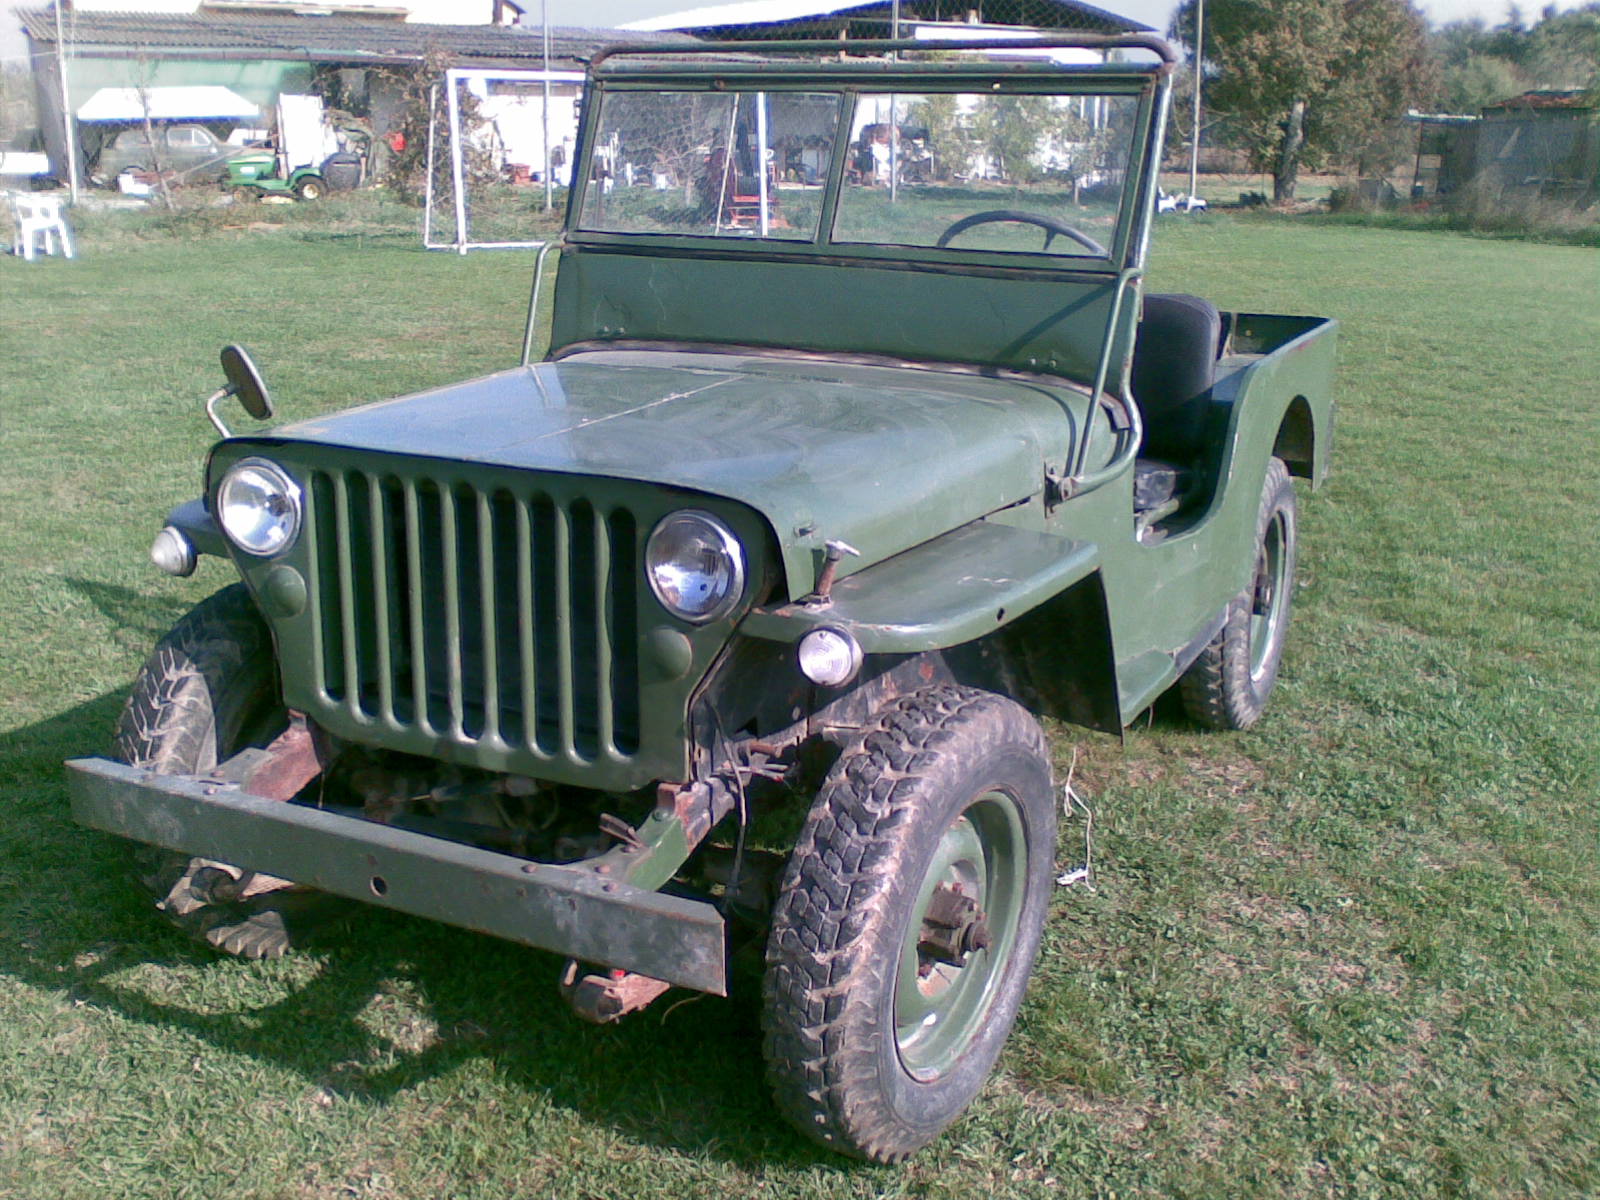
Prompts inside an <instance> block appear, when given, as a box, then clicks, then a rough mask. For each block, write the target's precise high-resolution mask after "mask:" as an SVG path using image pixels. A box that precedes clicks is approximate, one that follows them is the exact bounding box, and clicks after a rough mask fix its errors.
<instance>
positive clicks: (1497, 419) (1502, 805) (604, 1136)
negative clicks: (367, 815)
mask: <svg viewBox="0 0 1600 1200" xmlns="http://www.w3.org/2000/svg"><path fill="white" fill-rule="evenodd" d="M396 228H398V227H396ZM159 233H160V231H159V230H147V231H145V233H143V234H139V235H137V236H136V235H135V234H134V233H131V232H129V231H128V230H127V229H126V228H125V227H123V226H121V225H116V224H113V223H111V221H110V219H109V218H107V219H106V220H105V221H104V222H102V223H98V224H96V223H92V224H91V227H90V228H89V229H87V230H86V231H85V236H84V238H83V256H82V258H81V259H80V260H79V261H77V262H73V263H65V262H60V261H48V262H39V263H34V264H31V265H30V264H24V263H22V262H20V261H16V260H13V259H10V258H4V259H0V421H3V425H0V513H3V515H4V521H3V522H0V572H3V576H0V629H3V630H4V631H5V634H6V643H5V644H6V653H5V656H4V659H3V660H0V683H3V686H0V730H3V731H4V733H3V738H0V756H3V758H0V761H3V763H4V770H3V772H0V803H3V805H4V813H5V818H6V819H5V820H4V822H3V823H0V843H3V849H0V1196H16V1197H28V1198H30V1200H32V1198H34V1197H94V1198H96V1200H100V1198H102V1197H121V1196H127V1197H149V1196H162V1197H165V1196H190V1195H193V1196H206V1197H212V1196H217V1195H228V1196H237V1197H286V1198H302V1197H329V1198H332V1197H436V1196H462V1197H485V1198H489V1197H494V1198H503V1197H506V1196H512V1195H516V1196H528V1197H545V1196H551V1197H599V1196H630V1197H631V1196H662V1197H667V1196H670V1197H683V1196H703V1195H727V1196H745V1195H761V1196H773V1197H819V1198H820V1197H830V1198H831V1197H852V1196H861V1197H864V1196H878V1195H887V1196H902V1195H903V1196H950V1197H963V1198H964V1197H969V1196H985V1195H1005V1196H1023V1197H1032V1196H1039V1197H1046V1196H1048V1197H1073V1196H1111V1195H1116V1196H1124V1197H1126V1196H1147V1197H1167V1196H1193V1197H1216V1196H1238V1195H1250V1196H1395V1197H1402V1196H1403V1197H1413V1196H1469V1197H1491V1196H1494V1197H1499V1196H1504V1197H1539V1198H1541V1200H1543V1198H1545V1197H1564V1196H1571V1197H1577V1196H1583V1195H1593V1194H1595V1193H1596V1192H1600V1166H1597V1161H1600V950H1597V944H1596V930H1597V929H1600V871H1597V866H1596V858H1597V852H1600V819H1597V808H1600V762H1597V753H1600V752H1597V743H1600V739H1597V736H1596V730H1597V722H1600V682H1597V681H1600V600H1597V597H1600V560H1597V556H1596V553H1595V534H1594V528H1595V520H1596V512H1597V507H1596V499H1595V498H1596V496H1597V495H1600V465H1597V461H1596V460H1597V456H1600V405H1597V401H1596V399H1595V396H1594V384H1593V374H1594V347H1595V346H1596V345H1597V344H1600V308H1597V306H1596V304H1595V297H1596V294H1597V290H1600V257H1597V256H1596V254H1595V252H1594V251H1592V250H1586V249H1579V248H1571V247H1557V246H1540V245H1526V244H1515V243H1509V242H1496V241H1488V240H1479V239H1469V238H1464V237H1458V236H1454V235H1448V234H1437V233H1417V232H1393V231H1382V230H1370V229H1360V228H1353V227H1338V226H1328V225H1306V224H1303V223H1295V222H1290V221H1285V220H1282V219H1242V218H1241V219H1229V218H1227V217H1223V216H1204V217H1199V218H1197V219H1189V220H1185V221H1183V222H1171V223H1168V222H1163V224H1162V225H1161V227H1160V229H1159V231H1158V240H1157V243H1156V246H1155V250H1154V258H1155V262H1156V267H1155V270H1154V277H1153V280H1152V284H1153V286H1154V287H1156V288H1158V289H1163V290H1188V291H1195V292H1200V293H1203V294H1206V295H1209V296H1211V297H1213V298H1215V299H1216V300H1217V301H1218V302H1219V303H1220V304H1222V305H1224V306H1229V307H1240V308H1244V309H1250V310H1256V311H1269V312H1271V311H1284V312H1308V313H1320V314H1328V315H1332V316H1336V317H1338V318H1339V319H1340V320H1341V322H1342V323H1343V340H1342V352H1341V368H1340V378H1339V401H1340V405H1341V408H1340V426H1339V438H1338V447H1337V450H1336V454H1335V475H1334V477H1333V479H1332V481H1331V483H1330V485H1329V486H1328V487H1327V488H1326V489H1325V490H1324V491H1322V492H1321V493H1319V494H1318V495H1316V496H1314V497H1304V498H1303V499H1304V505H1303V509H1302V512H1303V527H1302V528H1303V553H1302V559H1301V570H1302V587H1301V589H1300V592H1299V594H1298V597H1297V611H1296V616H1295V623H1294V627H1293V629H1292V632H1291V640H1290V648H1289V652H1288V656H1287V659H1286V663H1285V667H1284V673H1283V676H1282V679H1281V681H1280V686H1279V691H1278V693H1277V695H1276V697H1275V700H1274V703H1273V705H1272V707H1271V708H1270V710H1269V713H1268V716H1267V718H1266V719H1265V720H1264V721H1263V723H1262V724H1261V726H1260V727H1259V728H1258V729H1257V730H1255V731H1252V732H1251V733H1249V734H1244V735H1215V734H1203V733H1200V732H1197V731H1195V730H1193V729H1191V728H1189V727H1188V726H1186V725H1185V724H1183V723H1182V721H1181V720H1180V719H1178V718H1177V717H1176V716H1174V715H1172V713H1171V712H1170V711H1169V707H1168V706H1167V705H1160V706H1158V708H1157V710H1156V712H1155V713H1154V714H1153V715H1152V716H1151V717H1150V718H1149V719H1148V720H1141V721H1140V722H1139V723H1138V724H1137V726H1136V727H1135V728H1134V729H1133V730H1132V731H1131V732H1130V734H1129V738H1128V744H1127V746H1126V747H1125V748H1123V747H1119V746H1118V745H1117V744H1116V742H1115V741H1114V740H1113V739H1110V738H1105V737H1076V736H1075V735H1074V734H1073V733H1072V732H1071V731H1070V730H1068V729H1065V728H1059V729H1056V730H1054V731H1053V732H1054V734H1055V745H1056V748H1057V754H1058V773H1060V774H1064V773H1065V771H1066V770H1067V768H1068V765H1069V763H1071V762H1073V761H1074V756H1076V757H1075V771H1076V776H1075V778H1076V782H1077V786H1078V788H1079V790H1080V791H1081V792H1082V793H1084V794H1085V796H1086V797H1087V798H1088V800H1089V802H1090V803H1091V804H1092V805H1093V806H1094V809H1095V812H1096V820H1095V833H1096V839H1095V842H1096V844H1095V851H1096V863H1097V867H1098V874H1097V881H1096V883H1097V886H1096V890H1094V891H1092V892H1089V891H1085V890H1083V889H1081V888H1080V889H1064V890H1062V891H1061V892H1059V894H1058V896H1057V899H1056V902H1055V904H1054V911H1053V919H1052V921H1051V924H1050V926H1049V929H1048V932H1047V942H1046V946H1045V951H1044V954H1043V957H1042V960H1041V962H1040V965H1039V968H1038V973H1037V976H1036V978H1035V980H1034V984H1033V987H1032V989H1031V991H1030V993H1029V996H1028V1000H1027V1002H1026V1004H1025V1007H1024V1010H1023V1014H1022V1017H1021V1020H1020V1022H1019V1025H1018V1028H1017V1031H1016V1033H1015V1034H1014V1036H1013V1038H1012V1040H1011V1042H1010V1044H1009V1046H1008V1049H1007V1051H1006V1054H1005V1056H1004V1058H1003V1060H1002V1065H1001V1069H1000V1071H999V1072H998V1074H997V1075H996V1077H995V1078H994V1080H993V1081H992V1082H991V1084H990V1085H989V1087H988V1088H987V1090H986V1091H985V1093H984V1095H983V1097H982V1098H981V1100H980V1102H979V1103H978V1104H977V1105H976V1106H975V1107H974V1108H973V1109H972V1111H971V1112H970V1113H969V1114H968V1115H967V1116H966V1117H965V1118H964V1119H963V1120H962V1121H960V1122H959V1123H958V1124H957V1125H956V1126H955V1127H954V1128H953V1129H952V1130H951V1131H950V1133H949V1134H948V1135H947V1136H945V1137H944V1138H943V1139H941V1140H940V1141H939V1142H937V1143H936V1144H935V1145H934V1146H933V1147H931V1148H930V1149H929V1150H928V1151H926V1152H925V1153H923V1154H922V1155H920V1156H919V1157H918V1158H916V1159H915V1160H913V1162H912V1163H911V1164H909V1165H908V1166H906V1167H904V1168H899V1169H875V1168H868V1167H863V1166H860V1165H857V1164H853V1163H849V1162H845V1161H842V1160H838V1159H835V1158H832V1157H830V1156H828V1155H826V1154H824V1153H822V1152H820V1151H815V1150H813V1149H811V1148H810V1147H809V1146H808V1145H807V1144H805V1143H804V1142H802V1141H801V1140H800V1139H799V1138H798V1137H796V1136H794V1135H792V1134H791V1133H789V1132H788V1130H787V1129H786V1128H785V1127H784V1126H783V1125H782V1124H781V1122H780V1121H779V1119H778V1118H777V1117H776V1115H775V1114H774V1113H773V1112H772V1111H771V1110H770V1109H769V1107H768V1104H767V1101H766V1097H765V1092H764V1089H763V1086H762V1083H761V1078H760V1066H759V1049H758V1041H757V1037H756V1032H755V1009H754V1005H753V1003H751V1002H750V1001H749V1000H748V999H747V1000H743V1001H740V1000H735V1001H719V1000H714V999H709V998H704V999H692V1000H690V1001H689V1002H688V1003H686V1004H683V1005H682V1006H674V1001H676V1000H679V999H685V998H686V997H684V996H683V995H682V994H680V993H674V994H673V995H672V996H669V997H668V998H667V1000H666V1001H664V1002H662V1003H661V1004H659V1005H658V1006H657V1007H655V1008H653V1009H651V1010H649V1011H647V1012H646V1013H644V1014H643V1015H640V1016H637V1017H634V1018H632V1019H631V1020H630V1021H629V1022H628V1023H625V1024H623V1025H622V1026H620V1027H617V1028H611V1029H594V1028H590V1027H586V1026H582V1025H580V1024H579V1023H578V1022H577V1021H576V1020H575V1019H573V1018H572V1017H571V1016H569V1015H568V1014H567V1012H566V1010H565V1008H564V1006H563V1005H562V1003H561V1002H560V1001H559V1000H558V998H557V997H556V994H555V989H554V975H555V971H556V966H557V964H556V962H555V960H554V959H553V958H551V957H550V956H546V955H541V954H538V953H534V952H530V951H525V950H521V949H518V948H516V947H513V946H509V945H505V944H500V943H496V942H493V941H490V940H488V939H485V938H481V937H476V936H474V935H470V934H466V933H461V932H457V931H454V930H450V929H446V928H443V927H440V926H435V925H430V924H428V923H425V922H421V921H415V920H409V919H405V918H400V917H396V916H391V915H386V914H383V913H379V912H373V913H372V914H370V915H369V916H364V917H363V918H362V919H361V920H359V921H358V922H357V923H355V924H354V925H352V926H351V927H349V928H348V929H346V930H345V931H343V932H341V933H340V934H338V935H336V936H335V937H333V938H332V939H331V940H330V941H329V942H328V943H327V944H326V945H325V946H324V947H323V948H322V949H321V950H319V951H318V952H317V953H315V954H313V955H309V956H306V957H302V958H298V959H295V960H292V961H286V962H282V963H277V964H267V965H260V964H246V963H239V962H234V961H230V960H224V959H220V958H217V957H214V956H212V955H209V954H207V953H204V952H202V951H199V950H197V949H194V948H191V947H190V946H189V945H187V944H186V943H184V942H183V941H182V940H180V939H179V938H178V937H177V936H176V935H174V934H170V933H168V932H167V931H166V930H165V929H164V928H163V927H162V926H161V925H160V924H159V923H158V922H157V921H156V920H155V919H154V918H153V917H152V916H151V915H150V914H148V913H147V912H146V911H145V910H144V907H143V905H142V904H141V903H140V902H139V901H138V900H137V899H136V898H135V897H134V896H133V894H132V892H131V891H130V889H129V888H128V886H127V884H126V883H125V880H124V877H123V870H122V865H121V854H120V850H119V848H118V847H117V846H116V845H114V844H113V843H112V841H111V840H110V839H108V838H105V837H102V836H100V835H97V834H93V833H90V832H87V831H84V830H80V829H78V828H76V827H75V826H73V825H72V824H71V822H70V820H69V819H68V816H67V811H66V799H65V793H64V788H63V785H62V781H61V771H60V767H59V762H60V760H61V759H62V758H64V757H67V756H69V755H76V754H83V753H92V752H97V751H100V750H103V749H104V748H105V745H106V742H107V735H108V731H109V728H110V725H111V723H112V721H113V720H114V718H115V715H116V711H117V708H118V706H119V704H120V702H121V695H122V692H123V690H124V689H125V687H126V685H127V682H128V680H129V678H130V677H131V675H132V674H133V671H134V670H135V668H136V667H137V664H138V662H139V661H140V659H141V658H142V657H143V655H144V654H145V653H146V651H147V650H148V648H149V646H150V644H151V643H152V642H153V641H154V640H155V638H156V637H157V636H159V633H160V631H161V630H162V629H163V628H164V627H165V626H167V625H168V624H169V623H170V622H171V621H172V620H173V619H175V618H176V617H177V615H178V614H179V613H181V612H182V611H183V609H184V608H185V607H186V606H187V605H188V604H190V603H192V602H193V601H194V600H195V599H197V598H199V597H200V596H202V595H204V594H205V593H206V592H207V591H209V590H211V589H213V588H215V587H217V586H220V585H221V584H222V583H224V582H225V581H226V579H227V573H226V571H225V570H224V569H223V568H222V567H220V566H218V565H216V564H212V565H211V566H210V567H208V568H204V569H203V570H202V572H201V575H200V576H199V577H198V578H197V579H195V580H193V581H189V582H184V583H179V582H174V581H171V580H167V579H165V578H163V577H162V576H160V575H158V574H157V573H156V572H155V570H154V569H153V568H152V567H150V566H149V564H148V563H147V561H146V559H145V547H146V546H147V545H148V541H149V538H150V536H151V535H152V534H153V532H154V531H155V528H156V527H157V524H158V522H159V520H160V517H161V515H162V514H163V513H164V511H165V509H166V507H167V506H168V505H169V504H171V503H173V502H176V501H178V500H182V499H186V498H188V497H190V496H192V495H193V494H194V493H195V492H196V490H197V487H198V480H199V470H200V462H201V460H202V456H203V454H204V452H205V448H206V446H207V445H208V444H209V442H210V441H211V435H210V431H209V428H208V427H207V426H206V424H205V421H204V418H203V417H202V416H201V413H200V400H201V399H202V398H203V397H204V395H205V394H206V393H207V392H208V391H209V390H210V389H211V388H212V387H214V386H215V382H216V379H217V378H218V372H217V368H216V358H215V355H216V348H217V346H218V345H219V344H220V343H221V342H223V341H226V340H240V341H243V342H245V343H247V344H248V345H249V346H250V347H251V349H252V350H253V351H254V352H255V355H256V357H257V360H258V361H259V362H260V363H262V365H263V366H264V368H265V369H266V371H267V373H268V378H269V380H270V382H271V383H272V385H273V387H274V390H275V392H276V395H277V398H278V403H279V406H280V409H281V411H282V412H283V413H284V414H285V415H294V416H299V415H305V414H308V413H314V412H317V411H323V410H327V409H333V408H339V407H343V406H347V405H349V404H353V403H357V402H360V401H363V400H368V399H374V398H379V397H382V396H386V395H389V394H393V393H395V392H399V391H403V390H408V389H415V388H421V387H426V386H428V385H431V384H435V383H440V382H443V381H445V380H449V379H455V378H460V377H463V376H467V375H470V374H472V373H474V372H479V371H484V370H488V369H491V368H494V367H498V366H504V365H509V364H510V363H512V362H514V361H515V357H516V353H517V347H518V344H519V340H520V335H521V320H522V312H523V306H524V304H525V302H526V280H527V275H528V271H529V268H530V266H531V258H532V256H531V255H528V254H522V253H505V254H487V253H486V254H478V255H473V256H469V257H468V258H465V259H462V258H459V257H456V256H453V255H447V254H427V253H424V252H422V251H420V250H419V249H417V248H416V246H415V242H414V238H412V237H411V236H403V235H401V234H400V233H398V232H396V231H395V229H394V228H390V229H387V231H385V229H384V228H374V229H373V230H372V231H369V232H368V233H366V234H362V235H360V236H337V235H336V234H335V232H333V231H329V230H324V229H321V228H319V227H318V225H317V223H315V222H310V223H305V224H303V225H297V226H296V227H295V228H292V229H284V230H279V231H261V230H241V231H228V230H210V231H209V232H208V233H207V235H206V236H203V237H196V238H193V239H192V240H187V241H185V240H175V239H172V238H170V237H164V236H159ZM1081 835H1082V831H1081V828H1080V827H1077V826H1068V827H1066V828H1064V830H1063V838H1062V847H1061V854H1060V859H1061V862H1062V864H1063V866H1067V865H1072V864H1073V863H1075V862H1076V861H1078V859H1079V857H1080V856H1081Z"/></svg>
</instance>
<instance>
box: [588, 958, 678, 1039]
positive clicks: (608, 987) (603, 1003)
mask: <svg viewBox="0 0 1600 1200" xmlns="http://www.w3.org/2000/svg"><path fill="white" fill-rule="evenodd" d="M582 970H583V968H582V966H581V965H580V964H579V963H578V960H577V959H575V958H569V959H568V960H567V965H566V966H565V967H564V968H562V971H561V983H560V987H561V995H562V998H563V999H565V1000H566V1002H567V1003H568V1004H570V1005H571V1006H572V1011H573V1012H575V1013H577V1014H578V1016H580V1017H582V1018H583V1019H584V1020H585V1021H589V1022H591V1023H593V1024H595V1025H609V1024H610V1023H611V1022H613V1021H620V1020H621V1019H622V1018H623V1017H625V1016H627V1015H628V1014H629V1013H631V1012H638V1011H639V1010H640V1009H641V1008H644V1007H645V1006H646V1005H648V1004H649V1003H650V1002H651V1001H653V1000H654V999H656V997H658V996H660V995H661V994H662V993H663V992H665V991H666V990H667V989H668V988H670V987H671V986H672V985H671V984H670V983H667V982H665V981H664V980H660V979H652V978H651V977H650V976H648V975H640V974H639V973H638V972H636V971H618V970H609V971H601V972H599V973H593V972H591V973H589V974H580V972H581V971H582Z"/></svg>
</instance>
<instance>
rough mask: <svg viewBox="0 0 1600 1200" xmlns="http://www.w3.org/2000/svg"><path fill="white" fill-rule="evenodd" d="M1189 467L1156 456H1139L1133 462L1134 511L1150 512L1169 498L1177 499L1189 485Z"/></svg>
mask: <svg viewBox="0 0 1600 1200" xmlns="http://www.w3.org/2000/svg"><path fill="white" fill-rule="evenodd" d="M1189 477H1190V472H1189V470H1188V468H1187V467H1180V466H1178V465H1177V464H1176V463H1170V462H1163V461H1161V460H1160V459H1156V458H1139V459H1135V460H1134V463H1133V511H1134V512H1141V513H1142V512H1149V511H1150V510H1151V509H1153V508H1160V507H1161V506H1162V505H1163V504H1165V503H1167V501H1169V500H1176V499H1178V498H1179V497H1181V496H1182V495H1183V492H1184V489H1185V488H1187V487H1188V486H1189Z"/></svg>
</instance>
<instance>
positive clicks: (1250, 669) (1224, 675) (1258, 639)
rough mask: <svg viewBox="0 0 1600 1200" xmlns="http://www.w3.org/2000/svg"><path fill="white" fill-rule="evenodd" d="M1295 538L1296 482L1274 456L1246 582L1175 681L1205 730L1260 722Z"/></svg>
mask: <svg viewBox="0 0 1600 1200" xmlns="http://www.w3.org/2000/svg"><path fill="white" fill-rule="evenodd" d="M1298 543H1299V527H1298V520H1297V515H1296V511H1295V500H1294V483H1293V481H1292V480H1291V479H1290V478H1289V468H1288V467H1286V466H1285V465H1284V463H1283V460H1282V459H1281V458H1274V459H1273V460H1272V461H1271V462H1270V463H1269V464H1268V465H1267V476H1266V479H1265V480H1264V481H1263V482H1262V485H1261V506H1260V508H1259V509H1258V510H1257V515H1256V541H1255V566H1254V569H1253V570H1252V571H1251V574H1250V581H1249V582H1248V583H1246V584H1245V586H1244V590H1242V591H1241V592H1240V593H1239V594H1238V595H1237V596H1235V597H1234V598H1233V599H1232V600H1231V601H1230V602H1229V604H1228V612H1227V616H1226V617H1225V618H1224V620H1223V625H1222V629H1221V630H1219V631H1218V633H1217V635H1216V637H1214V638H1212V639H1211V641H1210V642H1209V643H1208V644H1207V645H1206V648H1205V649H1204V650H1202V651H1201V652H1200V657H1199V658H1197V659H1195V661H1194V663H1193V665H1191V666H1190V667H1189V669H1188V670H1187V671H1185V672H1184V674H1183V676H1182V678H1181V679H1180V680H1179V684H1178V686H1179V693H1180V695H1181V696H1182V697H1183V707H1184V710H1185V711H1186V712H1187V713H1188V714H1189V718H1190V719H1191V720H1193V721H1195V722H1197V723H1198V724H1201V725H1204V726H1206V727H1207V728H1210V729H1248V728H1249V727H1250V726H1252V725H1254V724H1255V723H1256V722H1257V721H1258V720H1260V718H1261V713H1262V711H1263V710H1264V709H1265V708H1266V706H1267V698H1268V697H1269V696H1270V695H1271V694H1272V687H1273V685H1274V684H1275V683H1277V681H1278V665H1279V663H1280V662H1281V661H1282V659H1283V646H1284V642H1285V640H1286V639H1287V637H1288V633H1289V609H1290V606H1291V604H1292V602H1293V599H1294V572H1295V556H1296V551H1297V548H1298Z"/></svg>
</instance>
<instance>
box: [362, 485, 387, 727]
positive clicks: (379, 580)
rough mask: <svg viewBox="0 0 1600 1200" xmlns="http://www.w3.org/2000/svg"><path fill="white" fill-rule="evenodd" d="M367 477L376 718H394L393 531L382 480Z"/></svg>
mask: <svg viewBox="0 0 1600 1200" xmlns="http://www.w3.org/2000/svg"><path fill="white" fill-rule="evenodd" d="M366 480H367V519H368V522H369V528H370V529H371V530H372V589H373V601H372V624H373V629H372V633H373V645H374V647H375V649H376V651H377V663H376V670H377V676H378V718H379V719H380V720H382V721H393V720H394V658H393V655H392V643H391V631H390V619H391V617H392V616H393V605H394V589H393V586H392V585H393V582H394V581H393V579H392V577H391V575H390V569H391V568H390V565H389V543H390V542H391V541H392V540H393V534H394V531H393V529H392V528H391V527H390V523H389V504H388V498H387V497H386V496H385V495H384V490H383V481H382V480H380V479H379V478H378V477H377V476H375V475H368V476H366Z"/></svg>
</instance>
